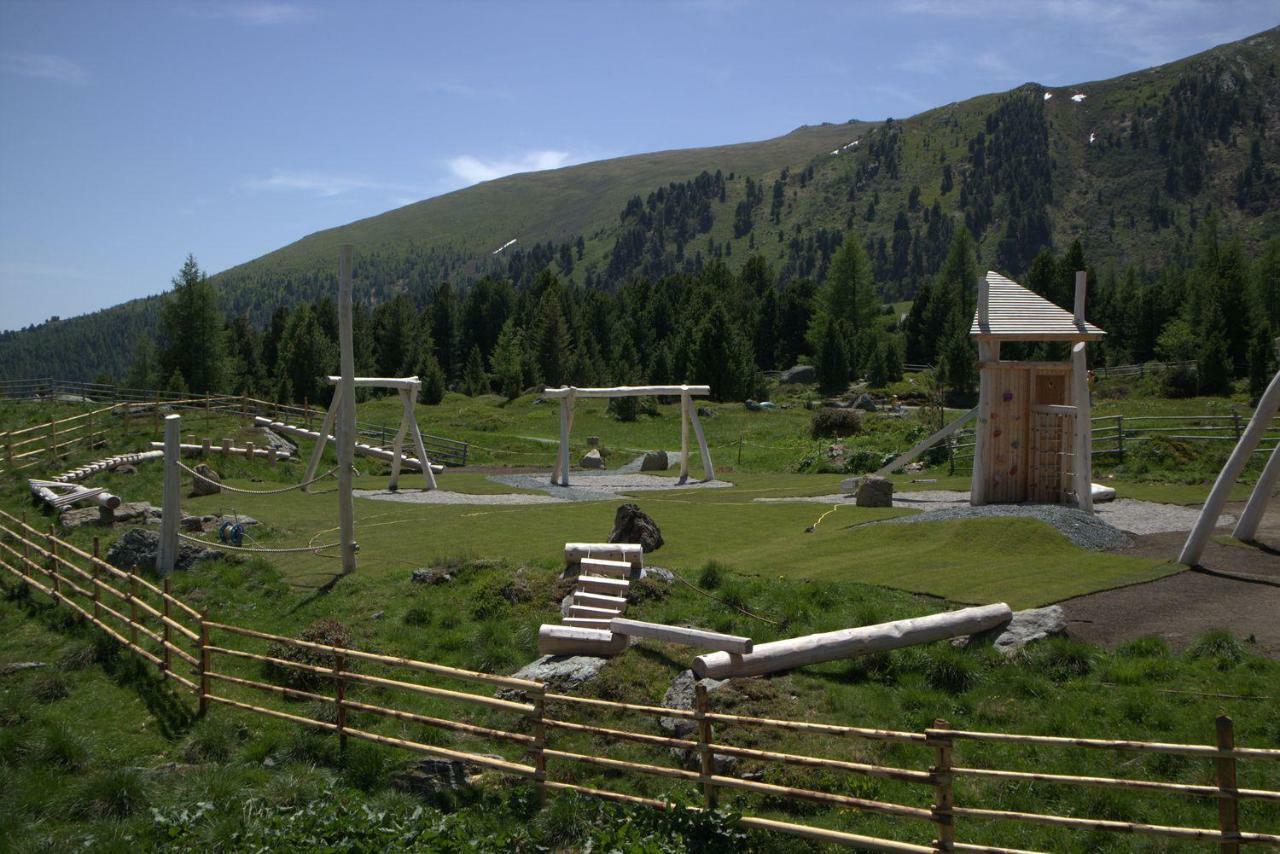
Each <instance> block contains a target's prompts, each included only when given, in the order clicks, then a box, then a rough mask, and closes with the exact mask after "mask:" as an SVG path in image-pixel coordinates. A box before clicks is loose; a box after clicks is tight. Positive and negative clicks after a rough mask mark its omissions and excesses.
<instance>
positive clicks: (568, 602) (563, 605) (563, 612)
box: [560, 593, 573, 617]
mask: <svg viewBox="0 0 1280 854" xmlns="http://www.w3.org/2000/svg"><path fill="white" fill-rule="evenodd" d="M572 607H573V594H572V593H570V594H569V595H567V596H565V597H564V598H563V599H561V600H560V616H561V617H567V616H569V609H570V608H572Z"/></svg>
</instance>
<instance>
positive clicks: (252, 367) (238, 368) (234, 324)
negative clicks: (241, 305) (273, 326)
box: [227, 313, 265, 395]
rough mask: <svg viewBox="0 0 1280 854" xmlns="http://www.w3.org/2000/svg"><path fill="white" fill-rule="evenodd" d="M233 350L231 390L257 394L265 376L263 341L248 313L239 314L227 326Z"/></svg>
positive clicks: (228, 338)
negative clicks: (262, 353) (250, 321)
mask: <svg viewBox="0 0 1280 854" xmlns="http://www.w3.org/2000/svg"><path fill="white" fill-rule="evenodd" d="M227 341H228V343H229V345H230V350H231V390H232V391H233V392H235V393H236V394H247V395H256V394H257V393H258V391H259V387H260V386H261V384H262V380H263V378H264V376H265V374H264V373H263V370H262V355H261V352H262V342H261V339H260V338H259V336H258V333H257V332H255V331H254V329H253V326H252V325H250V323H249V315H248V314H244V313H241V314H238V315H236V316H235V317H234V318H233V319H232V320H231V324H230V326H229V327H228V328H227Z"/></svg>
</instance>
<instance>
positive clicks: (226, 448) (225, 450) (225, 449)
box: [222, 436, 231, 457]
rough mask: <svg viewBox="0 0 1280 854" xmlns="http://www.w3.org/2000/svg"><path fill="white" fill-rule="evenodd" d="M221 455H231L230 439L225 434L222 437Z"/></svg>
mask: <svg viewBox="0 0 1280 854" xmlns="http://www.w3.org/2000/svg"><path fill="white" fill-rule="evenodd" d="M222 456H224V457H229V456H231V439H230V438H228V437H227V436H223V437H222Z"/></svg>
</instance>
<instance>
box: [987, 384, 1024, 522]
mask: <svg viewBox="0 0 1280 854" xmlns="http://www.w3.org/2000/svg"><path fill="white" fill-rule="evenodd" d="M983 370H984V371H987V372H989V379H988V381H989V383H990V389H991V405H990V409H989V411H988V413H987V424H986V428H985V429H986V431H987V442H988V444H987V448H988V457H987V492H986V495H987V502H988V503H991V504H1016V503H1018V502H1020V501H1025V500H1026V497H1027V428H1028V423H1027V412H1028V410H1029V409H1030V402H1031V401H1030V397H1029V393H1030V389H1029V386H1028V382H1029V379H1030V375H1029V374H1028V372H1027V371H1026V370H1023V369H1021V368H1020V366H1018V364H1017V363H1011V364H1009V365H1007V366H1006V365H989V366H984V367H983Z"/></svg>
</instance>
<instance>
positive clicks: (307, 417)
mask: <svg viewBox="0 0 1280 854" xmlns="http://www.w3.org/2000/svg"><path fill="white" fill-rule="evenodd" d="M302 409H303V412H304V414H303V419H304V420H303V423H304V424H306V426H307V429H308V430H310V429H311V404H310V403H308V402H307V399H306V397H303V398H302Z"/></svg>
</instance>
